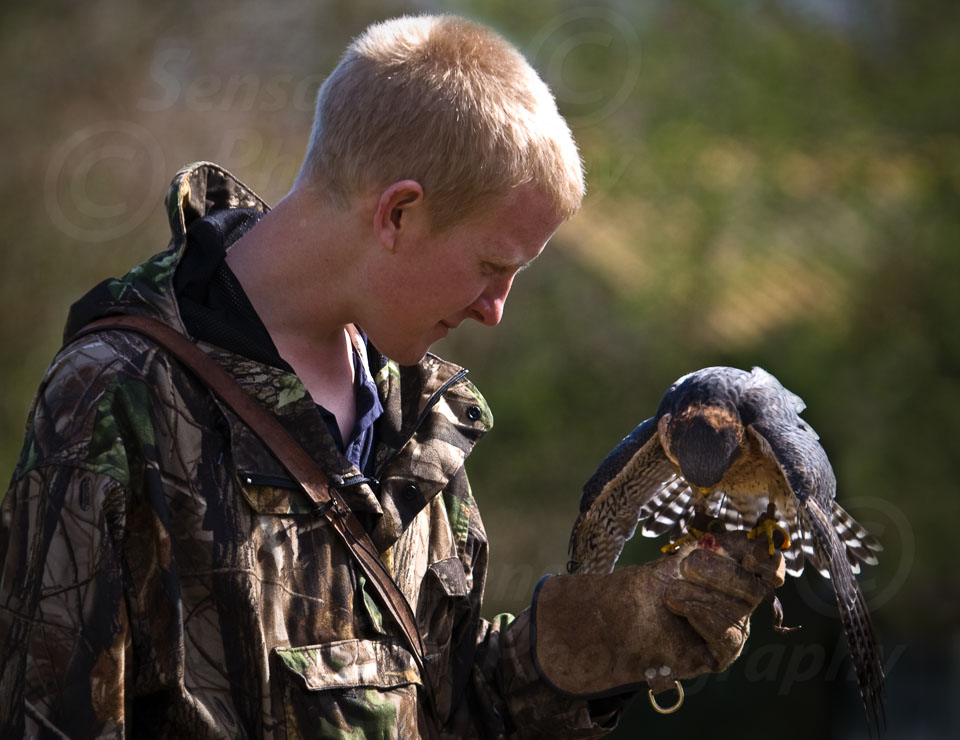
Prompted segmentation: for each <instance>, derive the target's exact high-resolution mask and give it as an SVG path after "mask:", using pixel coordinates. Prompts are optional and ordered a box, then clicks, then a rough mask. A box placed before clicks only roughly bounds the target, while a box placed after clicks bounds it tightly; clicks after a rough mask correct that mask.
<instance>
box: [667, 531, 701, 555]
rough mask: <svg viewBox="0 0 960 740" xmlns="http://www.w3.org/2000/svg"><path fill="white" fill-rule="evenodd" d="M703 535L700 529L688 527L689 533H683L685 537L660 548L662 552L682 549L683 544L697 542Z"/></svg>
mask: <svg viewBox="0 0 960 740" xmlns="http://www.w3.org/2000/svg"><path fill="white" fill-rule="evenodd" d="M701 537H703V532H701V531H700V530H699V529H694V528H693V527H687V533H686V534H685V535H683V537H681V538H680V539H678V540H677V541H676V542H669V543H667V544H666V545H664V546H663V547H661V548H660V552H662V553H668V552H676V551H677V550H679V549H680V547H681V546H683V545H685V544H687V543H688V542H696V541H697V540H699V539H700V538H701Z"/></svg>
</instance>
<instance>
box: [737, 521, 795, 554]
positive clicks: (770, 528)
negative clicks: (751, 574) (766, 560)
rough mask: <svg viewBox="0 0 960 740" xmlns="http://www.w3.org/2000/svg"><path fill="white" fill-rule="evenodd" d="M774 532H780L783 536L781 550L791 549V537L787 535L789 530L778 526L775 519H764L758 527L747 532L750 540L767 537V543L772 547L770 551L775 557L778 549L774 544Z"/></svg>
mask: <svg viewBox="0 0 960 740" xmlns="http://www.w3.org/2000/svg"><path fill="white" fill-rule="evenodd" d="M774 532H779V533H780V534H782V535H783V545H782V546H781V547H780V549H781V550H786V549H787V548H788V547H790V535H789V534H787V530H785V529H784V528H783V527H781V526H780V525H779V524H777V523H776V522H775V521H774V520H773V519H763V520H762V521H760V522H759V523H758V524H757V526H756V527H754V528H753V529H751V530H750V531H749V532H747V538H748V539H751V540H752V539H756V538H757V537H759V536H760V535H761V534H763V535H766V537H767V543H768V544H769V545H770V547H769V551H770V554H771V555H773V552H774V550H775V549H776V547H775V546H774V544H773V534H774Z"/></svg>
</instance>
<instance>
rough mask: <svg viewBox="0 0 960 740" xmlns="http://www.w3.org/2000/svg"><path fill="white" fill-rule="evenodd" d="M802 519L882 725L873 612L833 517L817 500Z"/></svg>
mask: <svg viewBox="0 0 960 740" xmlns="http://www.w3.org/2000/svg"><path fill="white" fill-rule="evenodd" d="M800 517H801V518H802V519H803V520H804V524H805V526H806V528H807V529H808V530H809V531H810V532H811V533H812V540H813V543H814V547H815V549H816V551H817V557H818V559H819V560H820V562H821V563H824V564H825V566H826V568H827V570H828V571H829V573H830V580H831V581H832V583H833V589H834V593H835V594H836V598H837V610H838V611H839V612H840V621H841V623H842V624H843V631H844V632H845V633H846V635H847V644H848V646H849V648H850V659H851V661H852V662H853V667H854V669H855V671H856V674H857V684H858V686H859V688H860V696H861V698H862V699H863V706H864V709H865V710H866V712H867V720H868V722H869V721H870V719H871V717H872V719H873V722H874V723H875V724H876V725H879V724H880V720H881V719H882V718H883V707H884V691H883V663H882V661H881V656H880V650H879V648H878V646H877V639H876V636H875V634H874V631H873V622H872V620H871V619H870V612H869V610H868V609H867V604H866V601H865V600H864V598H863V593H862V592H861V591H860V587H859V585H858V584H857V581H856V579H855V578H854V577H853V574H852V573H851V571H850V567H849V565H848V562H847V552H848V550H847V548H846V547H845V546H844V543H843V542H842V541H841V540H840V537H839V536H838V535H837V532H836V530H835V529H834V525H833V522H832V520H831V515H830V514H829V513H827V512H826V511H824V510H823V509H822V508H821V506H820V503H819V502H818V501H817V500H816V499H814V498H810V499H808V500H807V502H806V504H805V505H803V506H802V507H801V509H800Z"/></svg>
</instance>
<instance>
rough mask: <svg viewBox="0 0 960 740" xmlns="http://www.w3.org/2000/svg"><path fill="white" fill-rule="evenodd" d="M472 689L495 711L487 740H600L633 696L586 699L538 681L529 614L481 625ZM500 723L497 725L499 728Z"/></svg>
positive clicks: (500, 617) (612, 727) (526, 612)
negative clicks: (513, 739)
mask: <svg viewBox="0 0 960 740" xmlns="http://www.w3.org/2000/svg"><path fill="white" fill-rule="evenodd" d="M478 641H479V642H478V651H477V660H476V662H475V665H474V676H473V679H474V689H475V691H476V694H477V696H478V697H483V699H482V701H483V702H485V703H487V704H488V706H490V707H491V708H494V711H493V712H492V713H490V714H488V715H487V716H489V717H493V718H496V719H497V720H498V721H496V722H495V723H494V724H493V726H490V727H488V728H486V729H487V734H489V735H490V736H497V737H499V736H506V737H510V736H521V737H540V738H591V737H601V736H603V735H605V734H607V733H608V732H610V731H611V730H613V729H614V728H615V727H616V726H617V722H618V720H619V718H620V711H621V710H622V708H623V706H624V705H625V704H626V703H627V702H628V701H629V700H630V699H632V698H633V695H627V696H624V697H613V698H610V699H603V700H595V701H589V700H585V699H576V698H571V697H568V696H565V695H563V694H560V693H558V692H556V691H554V690H553V689H551V688H550V687H548V686H547V684H545V683H544V682H543V680H542V679H541V678H540V676H539V674H538V672H537V670H536V668H535V666H534V661H533V656H532V648H531V635H530V610H529V609H525V610H524V611H522V612H520V614H518V615H517V616H516V618H513V617H511V616H510V615H500V616H498V617H497V618H495V619H494V620H492V621H486V620H483V621H481V623H480V632H479V635H478ZM501 722H502V724H500V723H501Z"/></svg>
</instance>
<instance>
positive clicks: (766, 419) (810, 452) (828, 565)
mask: <svg viewBox="0 0 960 740" xmlns="http://www.w3.org/2000/svg"><path fill="white" fill-rule="evenodd" d="M771 417H772V418H771ZM754 433H755V434H756V435H757V436H758V438H760V439H761V440H762V441H763V442H764V443H765V444H764V454H767V455H770V456H771V457H772V458H773V459H774V460H775V461H776V463H777V464H778V465H779V466H780V468H781V470H782V471H783V476H784V478H785V479H786V481H787V482H788V484H789V487H790V489H791V493H792V496H791V497H790V498H791V499H792V500H791V501H789V502H788V503H789V504H793V505H795V507H796V508H795V513H794V514H793V516H790V517H787V521H786V522H785V523H786V524H787V526H788V527H789V529H790V530H791V531H790V536H791V537H794V536H797V537H798V539H797V540H796V541H795V542H794V545H793V547H791V548H790V549H789V550H788V551H786V552H784V555H785V557H786V556H788V555H789V554H792V555H794V557H793V558H792V560H793V563H792V567H793V570H797V569H799V570H802V569H803V560H804V558H807V559H809V560H810V561H811V562H812V563H813V564H814V565H815V566H816V567H817V569H818V570H819V571H820V572H821V573H822V574H823V575H825V576H827V577H828V578H829V579H830V581H831V583H832V585H833V590H834V595H835V597H836V601H837V610H838V612H839V613H840V621H841V623H842V624H843V630H844V633H845V634H846V636H847V644H848V646H849V648H850V659H851V661H852V662H853V666H854V669H855V670H856V674H857V683H858V686H859V689H860V696H861V698H862V699H863V705H864V709H865V710H866V711H867V717H868V721H869V719H870V718H871V717H872V719H873V722H874V723H875V724H879V722H880V718H881V717H882V716H883V706H884V692H883V663H882V660H881V657H880V650H879V648H878V646H877V640H876V636H875V634H874V630H873V623H872V621H871V619H870V612H869V611H868V609H867V604H866V601H865V600H864V598H863V593H862V592H861V591H860V586H859V584H858V583H857V581H856V579H855V578H854V575H853V574H854V572H855V568H856V570H859V563H860V562H865V563H876V562H877V558H876V555H875V553H876V552H878V551H879V550H880V549H881V548H880V543H879V542H877V541H876V540H875V539H874V538H873V537H872V536H871V535H870V534H869V533H867V531H866V530H865V529H864V528H863V527H861V526H860V525H859V524H858V523H857V522H856V521H854V520H853V518H852V517H851V516H850V515H849V514H847V513H846V512H845V511H844V510H843V509H842V508H840V506H839V505H838V504H837V503H836V501H835V500H834V496H835V494H836V478H835V477H834V474H833V469H832V467H831V466H830V462H829V460H828V459H827V455H826V452H824V450H823V448H822V447H821V446H820V443H819V441H818V440H817V437H816V435H815V434H814V433H813V432H812V430H811V429H810V428H809V427H808V426H807V425H806V424H805V423H802V422H801V420H800V419H799V417H798V416H797V415H796V414H795V413H790V414H788V413H782V414H777V413H776V408H775V406H774V405H769V406H767V407H766V409H765V412H764V413H763V414H761V415H760V416H759V417H758V420H757V422H756V423H755V424H754ZM795 532H798V534H797V535H795V534H794V533H795Z"/></svg>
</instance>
